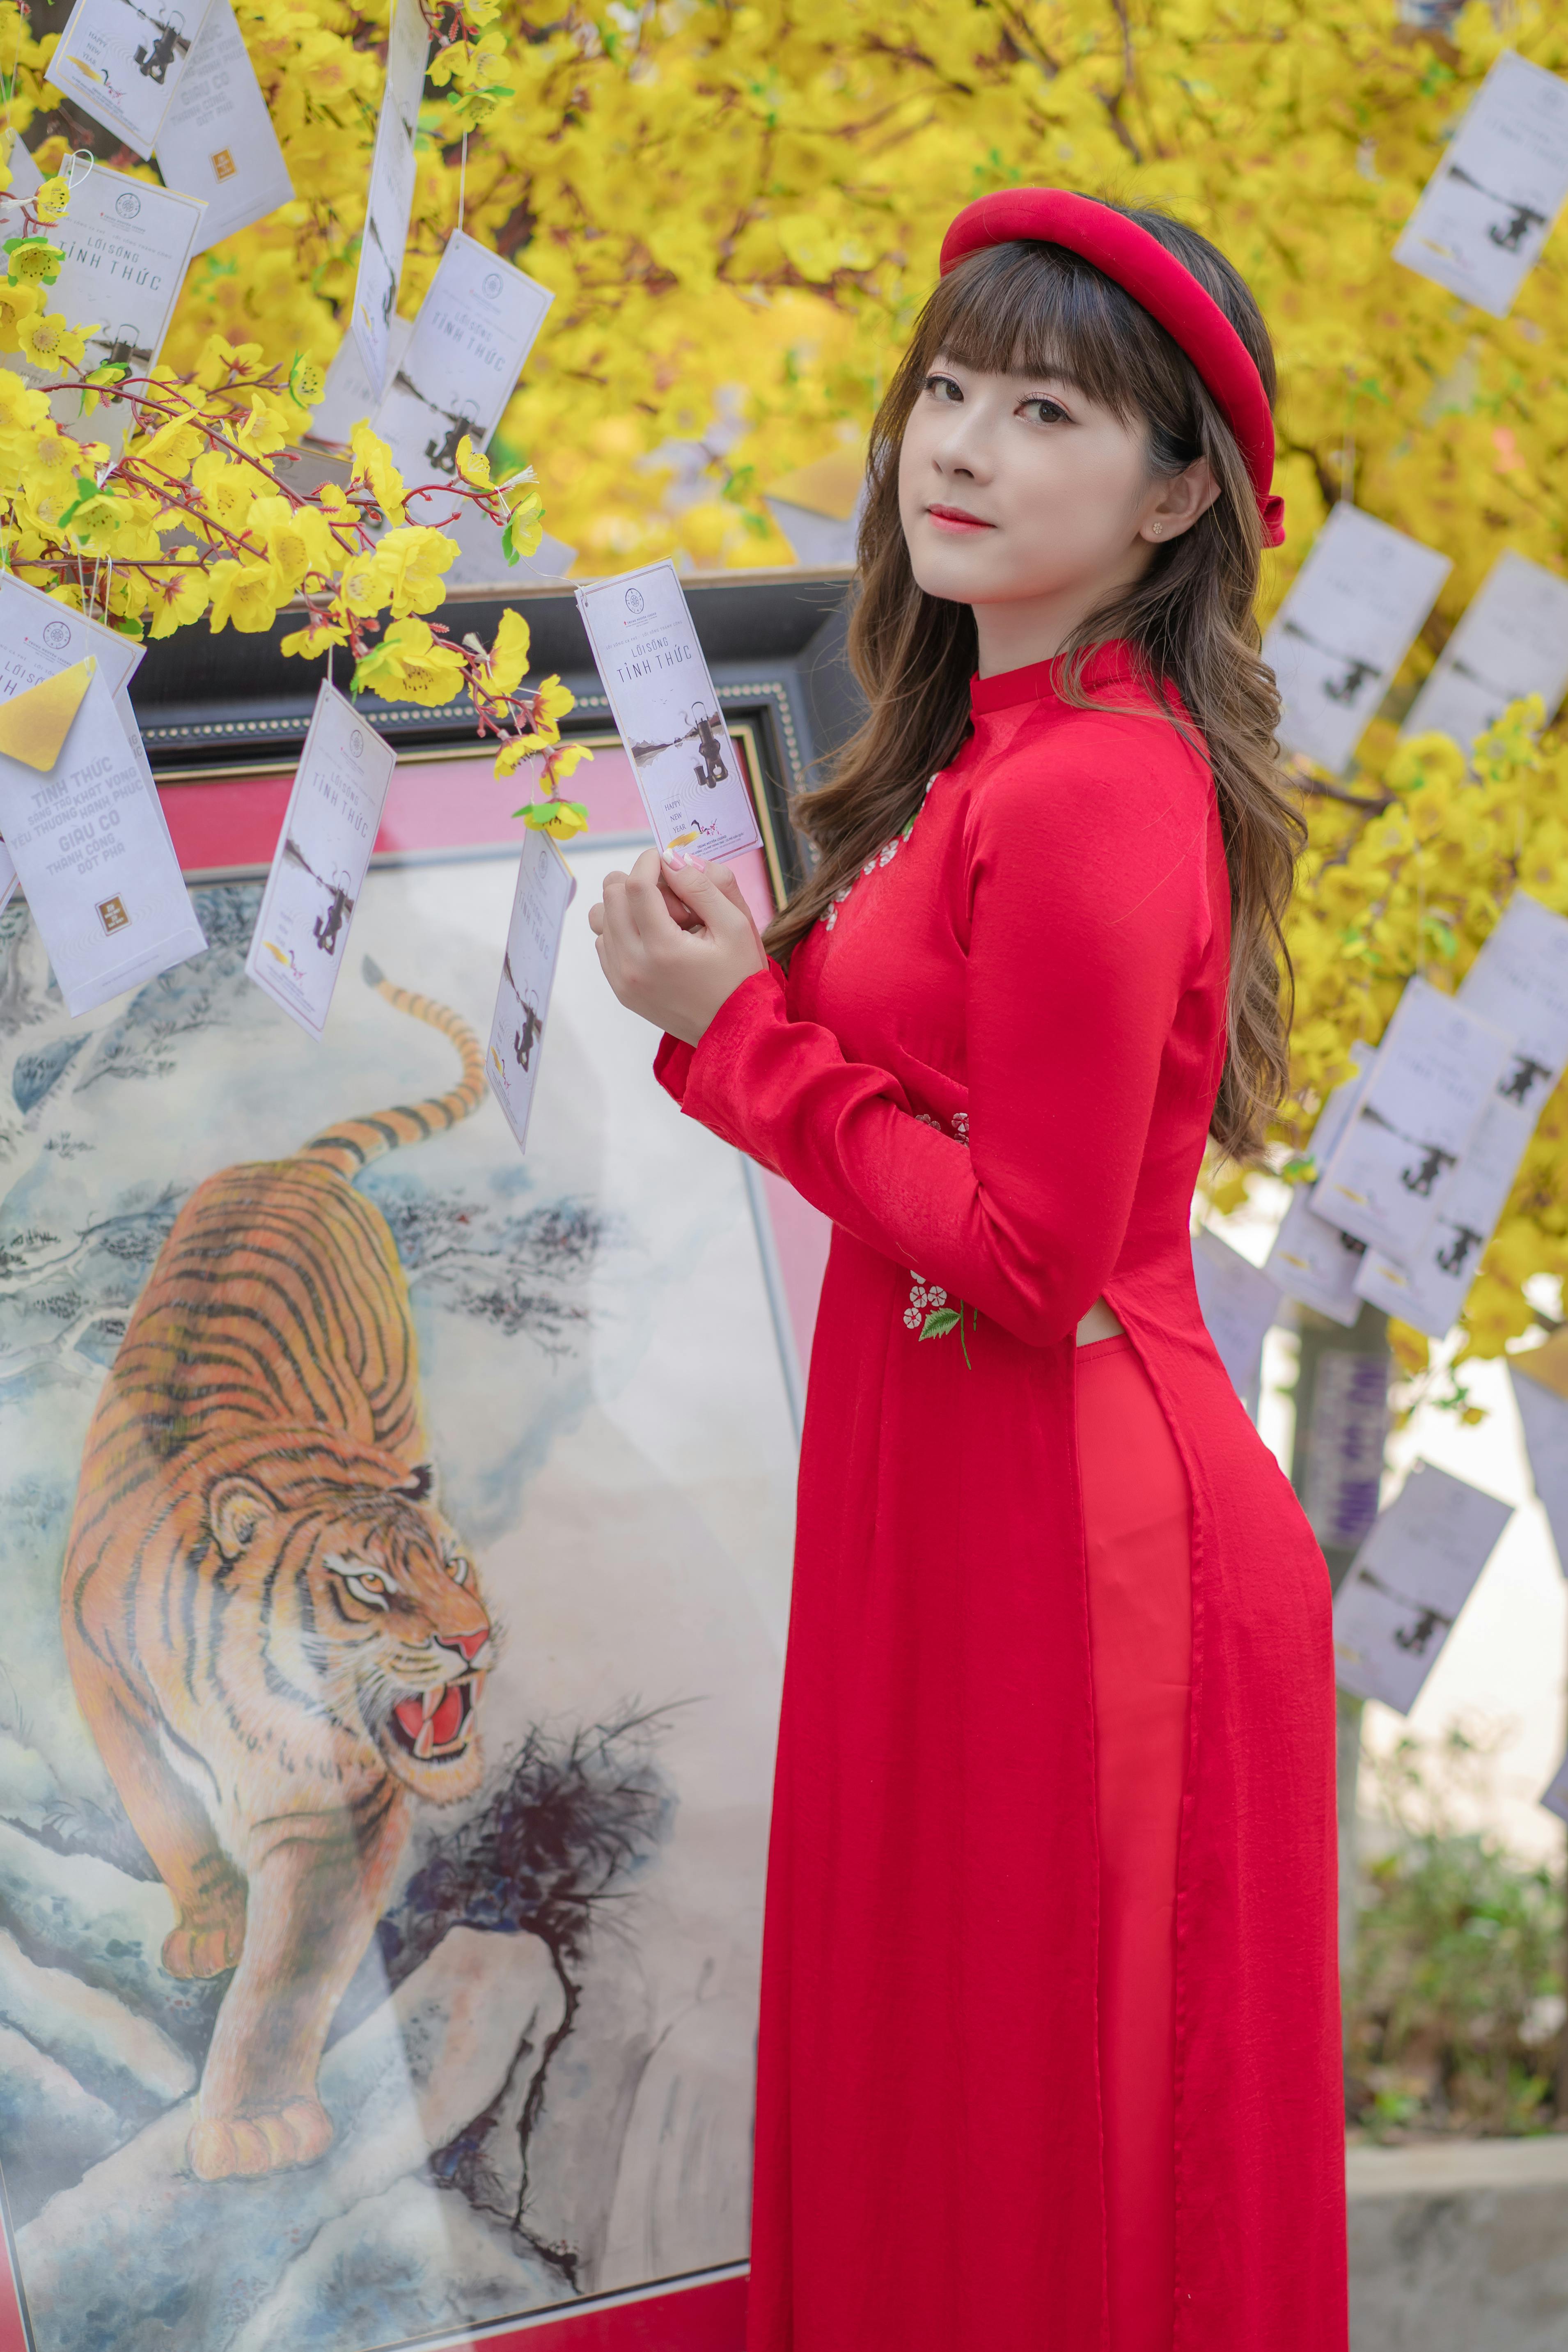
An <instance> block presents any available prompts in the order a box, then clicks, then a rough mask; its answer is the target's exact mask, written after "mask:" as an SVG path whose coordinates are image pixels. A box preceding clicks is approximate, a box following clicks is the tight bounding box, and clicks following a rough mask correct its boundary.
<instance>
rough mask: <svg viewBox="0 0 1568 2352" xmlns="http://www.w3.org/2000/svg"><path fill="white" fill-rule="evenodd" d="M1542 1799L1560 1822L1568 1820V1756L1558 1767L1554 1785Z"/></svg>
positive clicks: (1553, 1781)
mask: <svg viewBox="0 0 1568 2352" xmlns="http://www.w3.org/2000/svg"><path fill="white" fill-rule="evenodd" d="M1541 1801H1542V1804H1543V1805H1544V1806H1545V1808H1546V1810H1547V1811H1548V1812H1549V1813H1555V1814H1556V1816H1557V1818H1558V1820H1559V1821H1560V1822H1568V1756H1565V1757H1564V1758H1563V1761H1562V1763H1561V1764H1559V1766H1558V1767H1557V1770H1556V1772H1555V1774H1554V1775H1553V1777H1552V1786H1551V1787H1550V1788H1549V1789H1548V1790H1547V1791H1546V1793H1545V1795H1544V1796H1543V1797H1542V1800H1541Z"/></svg>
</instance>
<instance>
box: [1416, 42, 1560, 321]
mask: <svg viewBox="0 0 1568 2352" xmlns="http://www.w3.org/2000/svg"><path fill="white" fill-rule="evenodd" d="M1565 196H1568V81H1564V80H1563V78H1562V77H1561V75H1558V74H1554V73H1548V72H1547V70H1546V68H1545V67H1544V66H1535V65H1531V64H1530V63H1529V62H1528V61H1527V60H1526V59H1525V58H1521V56H1520V55H1519V54H1518V52H1517V51H1516V50H1513V49H1505V50H1504V52H1503V54H1502V56H1501V57H1500V58H1498V59H1497V61H1496V63H1495V64H1494V65H1493V67H1492V68H1491V70H1490V72H1489V74H1488V76H1487V78H1486V79H1485V81H1483V82H1482V84H1481V86H1480V88H1479V90H1478V91H1477V92H1476V94H1475V97H1474V98H1473V99H1472V100H1470V103H1469V107H1468V110H1467V112H1466V114H1465V118H1464V120H1463V121H1462V122H1461V123H1460V125H1459V127H1458V131H1456V133H1455V134H1454V136H1453V138H1452V139H1450V140H1449V142H1448V144H1447V150H1446V151H1445V153H1444V156H1443V160H1442V162H1441V163H1439V164H1438V166H1437V169H1436V172H1434V173H1433V174H1432V177H1431V178H1430V180H1428V182H1427V183H1426V188H1425V190H1424V191H1423V193H1422V196H1421V200H1420V202H1419V203H1418V204H1417V205H1416V207H1415V211H1414V212H1413V213H1412V214H1411V215H1410V218H1409V219H1408V221H1406V223H1405V227H1404V229H1403V230H1402V231H1401V233H1400V236H1399V241H1398V243H1397V244H1396V245H1395V247H1394V259H1395V261H1402V262H1403V263H1404V264H1405V268H1406V269H1414V270H1415V272H1416V274H1417V276H1418V277H1422V278H1433V279H1435V280H1436V283H1437V284H1438V285H1439V286H1446V287H1447V289H1448V291H1449V292H1450V293H1451V294H1459V295H1462V296H1463V297H1464V299H1465V300H1466V301H1467V302H1473V303H1474V304H1475V305H1476V308H1477V309H1478V310H1488V311H1489V312H1490V313H1491V315H1492V317H1493V318H1494V319H1505V318H1506V317H1507V316H1508V313H1509V312H1510V310H1511V309H1512V308H1513V303H1514V298H1515V296H1516V295H1517V294H1518V292H1519V289H1520V288H1521V286H1522V285H1523V283H1524V281H1525V279H1526V278H1528V277H1529V275H1530V273H1531V270H1532V269H1533V268H1534V267H1535V265H1536V263H1537V262H1538V261H1539V260H1540V258H1541V252H1542V247H1543V246H1544V245H1545V243H1546V240H1547V238H1548V237H1549V236H1551V234H1552V223H1553V221H1554V220H1555V219H1556V218H1557V215H1558V213H1559V212H1560V211H1561V209H1562V206H1563V198H1564V197H1565Z"/></svg>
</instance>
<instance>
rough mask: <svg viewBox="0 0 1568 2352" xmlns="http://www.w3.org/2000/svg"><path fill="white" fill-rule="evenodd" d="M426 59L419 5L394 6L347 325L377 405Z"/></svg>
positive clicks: (406, 0) (400, 0)
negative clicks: (384, 86) (357, 348)
mask: <svg viewBox="0 0 1568 2352" xmlns="http://www.w3.org/2000/svg"><path fill="white" fill-rule="evenodd" d="M429 55H430V27H429V26H428V25H427V24H426V21H425V15H424V11H423V10H422V9H421V7H420V5H419V0H396V5H395V10H394V14H393V19H392V32H391V36H390V37H389V39H388V41H387V46H386V89H385V91H384V95H383V98H382V101H381V119H380V121H378V122H377V124H376V128H375V148H374V153H373V154H372V156H371V163H370V194H369V196H368V198H367V200H366V204H365V215H364V234H363V237H362V238H361V241H360V249H359V269H358V271H357V273H356V275H355V278H354V299H353V310H352V311H351V313H350V321H349V323H350V331H351V332H352V333H353V339H354V341H355V342H356V344H357V345H358V346H359V355H360V360H361V362H362V364H363V368H364V372H365V377H366V380H367V382H368V383H369V385H370V389H371V392H372V394H374V398H375V399H376V400H378V401H379V400H380V398H381V395H382V394H383V392H384V390H385V388H386V352H387V338H388V336H389V334H390V332H391V328H392V314H393V311H394V310H395V307H396V303H397V281H398V279H399V278H401V277H402V275H403V256H404V253H405V250H406V248H407V245H408V217H409V214H410V212H411V211H412V209H413V205H414V179H415V158H414V137H415V132H416V130H417V129H418V124H419V101H420V100H421V98H422V97H423V96H424V94H425V67H426V60H427V58H428V57H429ZM351 421H354V420H351Z"/></svg>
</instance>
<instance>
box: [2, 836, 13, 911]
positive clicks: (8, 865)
mask: <svg viewBox="0 0 1568 2352" xmlns="http://www.w3.org/2000/svg"><path fill="white" fill-rule="evenodd" d="M15 888H16V864H15V861H14V860H13V858H12V856H11V853H10V851H9V850H8V849H7V848H6V846H5V843H4V842H3V841H0V915H3V914H4V913H5V909H6V908H7V907H8V906H9V905H10V903H11V893H12V891H13V890H14V889H15Z"/></svg>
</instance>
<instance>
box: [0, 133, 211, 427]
mask: <svg viewBox="0 0 1568 2352" xmlns="http://www.w3.org/2000/svg"><path fill="white" fill-rule="evenodd" d="M203 210H204V207H203V206H202V205H201V204H200V203H199V202H198V200H197V199H196V198H195V197H194V196H186V195H181V194H179V193H178V191H177V190H175V189H173V188H155V187H153V185H152V184H151V183H150V182H149V181H146V180H132V179H131V178H129V177H128V176H127V175H126V173H123V172H111V171H110V169H109V168H108V166H107V164H103V163H95V164H94V165H93V167H92V170H91V171H90V172H88V173H85V174H84V175H83V176H82V177H81V178H80V179H79V180H77V181H76V183H75V184H74V185H73V186H72V189H71V198H70V205H69V207H68V210H67V212H66V214H65V216H64V218H63V219H62V220H60V221H58V222H57V223H56V225H55V226H54V227H53V228H52V229H51V231H50V235H51V236H52V237H53V240H54V242H55V244H56V245H58V247H60V249H61V251H62V252H63V253H64V255H65V259H64V261H63V262H62V263H61V264H60V274H59V276H58V278H57V279H56V280H55V283H54V285H53V286H52V287H51V288H50V289H49V298H48V299H49V307H50V309H51V310H59V311H62V312H63V313H64V315H65V317H66V318H67V319H68V320H70V322H71V324H72V325H73V326H77V325H81V326H87V325H90V324H91V323H92V321H93V320H98V321H99V326H98V331H97V332H96V333H95V334H92V335H89V337H88V341H87V356H86V359H85V362H84V363H83V364H84V366H85V367H87V368H89V369H90V368H95V367H106V366H110V365H112V366H117V367H124V368H128V369H129V370H130V372H131V373H132V375H133V376H144V375H145V374H146V373H148V371H149V369H150V368H151V367H152V366H153V362H155V361H156V359H157V357H158V353H159V352H161V351H162V349H163V336H164V333H165V331H167V328H168V324H169V320H170V318H171V316H172V315H173V312H174V305H175V303H176V302H177V301H178V300H179V299H180V289H181V288H182V287H183V286H184V281H185V265H186V263H187V262H188V261H189V259H190V257H191V250H192V247H193V244H194V242H195V236H196V234H197V231H198V230H199V228H200V226H201V221H202V214H203ZM4 363H5V366H6V367H12V368H15V369H16V371H17V372H18V373H19V374H21V375H23V376H25V377H26V381H27V382H28V383H32V384H40V385H41V384H45V383H48V381H49V371H47V369H43V368H39V367H36V366H35V365H33V363H32V362H30V361H26V360H23V359H21V358H19V357H16V356H15V355H13V356H12V357H10V358H8V359H7V360H6V361H5V362H4ZM51 406H52V407H53V410H54V413H55V417H56V421H57V423H58V425H60V426H61V427H62V429H64V430H68V431H70V432H73V433H75V434H76V435H77V436H79V437H80V438H82V439H86V440H90V441H107V442H108V443H109V445H110V448H111V449H114V450H118V449H119V447H120V445H121V442H122V441H123V440H124V438H125V436H126V433H127V431H128V429H129V427H130V424H131V404H130V402H129V401H121V400H115V399H112V398H105V400H104V401H103V403H102V404H101V406H100V407H98V408H96V409H94V411H93V413H92V415H90V416H87V417H83V416H81V415H80V409H81V403H80V401H79V398H78V396H77V394H75V393H74V392H62V393H57V394H55V396H54V399H53V401H52V402H51Z"/></svg>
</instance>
